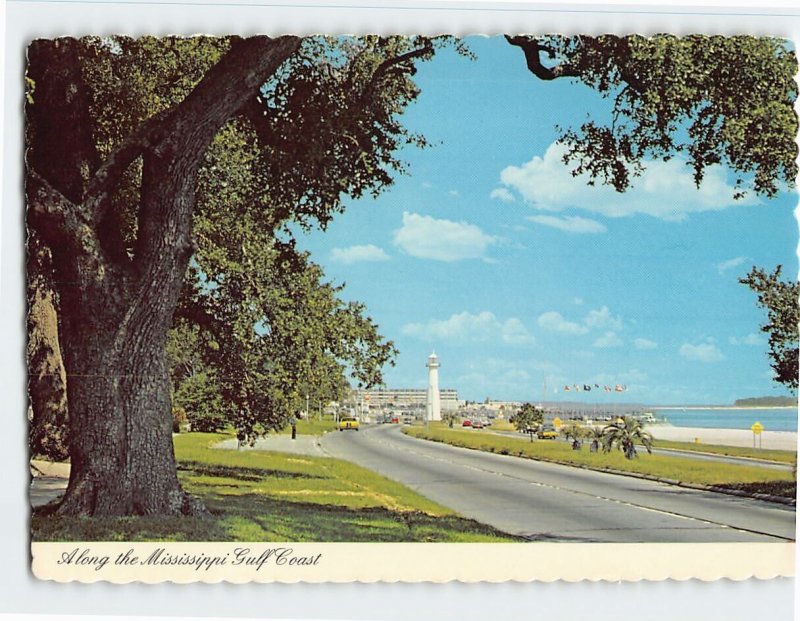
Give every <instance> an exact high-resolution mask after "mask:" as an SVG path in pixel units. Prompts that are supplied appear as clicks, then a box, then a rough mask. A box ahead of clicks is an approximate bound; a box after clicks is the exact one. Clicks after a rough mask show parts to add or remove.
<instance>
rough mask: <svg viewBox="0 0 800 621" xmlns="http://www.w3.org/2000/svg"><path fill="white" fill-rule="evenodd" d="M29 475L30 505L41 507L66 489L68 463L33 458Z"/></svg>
mask: <svg viewBox="0 0 800 621" xmlns="http://www.w3.org/2000/svg"><path fill="white" fill-rule="evenodd" d="M31 477H33V479H32V480H31V487H30V490H29V493H28V498H29V499H30V502H31V506H32V507H41V506H42V505H46V504H47V503H49V502H51V501H53V500H55V499H56V498H59V497H60V496H61V495H62V494H63V493H64V491H65V490H66V489H67V481H69V464H64V463H59V462H52V461H44V460H39V459H34V460H32V461H31Z"/></svg>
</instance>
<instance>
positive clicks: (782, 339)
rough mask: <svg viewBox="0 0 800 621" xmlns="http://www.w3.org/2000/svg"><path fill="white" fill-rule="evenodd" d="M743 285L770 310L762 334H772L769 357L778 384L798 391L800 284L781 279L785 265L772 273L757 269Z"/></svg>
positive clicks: (761, 304)
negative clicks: (782, 268)
mask: <svg viewBox="0 0 800 621" xmlns="http://www.w3.org/2000/svg"><path fill="white" fill-rule="evenodd" d="M739 282H740V283H742V284H743V285H747V286H748V287H750V289H751V290H752V291H753V293H755V294H756V295H757V296H758V305H759V306H760V307H761V308H763V309H764V310H766V311H767V323H765V324H764V325H763V326H761V331H762V332H766V333H767V334H769V357H770V358H771V359H772V363H771V366H772V368H773V370H774V371H775V381H776V382H778V383H780V384H783V385H784V386H786V387H787V388H789V389H791V390H795V391H796V390H797V376H798V370H799V369H800V367H798V357H799V356H798V355H799V354H800V335H799V334H798V323H800V283H798V282H797V281H796V280H792V281H786V280H782V279H781V266H780V265H779V266H777V267H776V268H775V270H774V271H772V272H771V273H768V272H767V271H766V270H764V269H762V268H759V267H753V268H752V269H751V270H750V273H749V274H747V276H745V277H744V278H740V279H739Z"/></svg>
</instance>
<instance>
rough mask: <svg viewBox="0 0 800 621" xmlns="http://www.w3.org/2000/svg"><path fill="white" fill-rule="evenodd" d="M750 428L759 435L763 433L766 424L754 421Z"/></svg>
mask: <svg viewBox="0 0 800 621" xmlns="http://www.w3.org/2000/svg"><path fill="white" fill-rule="evenodd" d="M750 429H752V430H753V433H754V434H756V435H757V436H758V435H761V432H762V431H764V425H762V424H761V423H759V422H758V421H756V422H755V423H753V426H752V427H750Z"/></svg>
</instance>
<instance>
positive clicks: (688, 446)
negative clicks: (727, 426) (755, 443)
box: [656, 440, 797, 464]
mask: <svg viewBox="0 0 800 621" xmlns="http://www.w3.org/2000/svg"><path fill="white" fill-rule="evenodd" d="M656 445H657V446H658V448H665V449H676V450H679V451H692V452H696V453H712V454H714V455H727V456H730V457H748V458H750V459H761V460H765V461H775V462H781V463H786V464H793V463H794V461H795V460H796V459H797V453H796V452H795V451H781V450H777V449H760V448H752V447H749V446H722V445H720V444H701V443H697V442H676V441H674V440H656Z"/></svg>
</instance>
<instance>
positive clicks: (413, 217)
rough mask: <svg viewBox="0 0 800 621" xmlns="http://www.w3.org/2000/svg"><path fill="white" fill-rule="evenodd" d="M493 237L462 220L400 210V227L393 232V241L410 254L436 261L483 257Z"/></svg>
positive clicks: (493, 239) (494, 239) (492, 242)
mask: <svg viewBox="0 0 800 621" xmlns="http://www.w3.org/2000/svg"><path fill="white" fill-rule="evenodd" d="M496 241H497V240H496V238H494V237H492V236H491V235H487V234H486V233H484V232H483V231H482V230H481V229H480V228H479V227H477V226H475V225H474V224H468V223H466V222H453V221H452V220H438V219H436V218H432V217H431V216H421V215H419V214H416V213H409V212H404V213H403V226H402V227H401V228H399V229H397V230H396V231H395V232H394V244H395V245H396V246H397V247H398V248H401V249H402V250H403V251H405V252H406V253H408V254H410V255H411V256H412V257H417V258H420V259H434V260H436V261H460V260H462V259H484V258H485V254H486V251H487V250H488V249H489V246H491V245H492V244H494V243H495V242H496Z"/></svg>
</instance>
